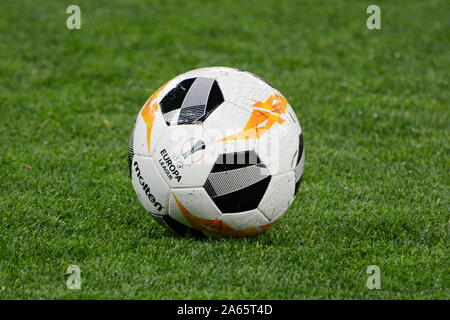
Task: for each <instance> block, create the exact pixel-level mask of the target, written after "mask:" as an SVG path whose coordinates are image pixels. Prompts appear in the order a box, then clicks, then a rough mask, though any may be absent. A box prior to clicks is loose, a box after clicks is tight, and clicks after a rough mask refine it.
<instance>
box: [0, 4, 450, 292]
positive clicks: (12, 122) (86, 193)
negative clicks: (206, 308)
mask: <svg viewBox="0 0 450 320" xmlns="http://www.w3.org/2000/svg"><path fill="white" fill-rule="evenodd" d="M70 4H77V5H79V6H80V8H81V19H82V27H81V30H68V29H67V28H66V19H67V17H68V15H67V14H66V8H67V7H68V6H69V5H70ZM371 4H374V3H372V2H367V1H326V2H323V3H320V4H319V3H318V2H317V1H296V0H285V1H273V0H266V1H236V0H229V1H171V0H170V1H146V2H144V1H135V0H132V1H95V2H93V1H77V2H76V3H73V2H72V1H42V2H38V1H24V0H21V1H13V0H3V1H1V3H0V37H1V38H0V40H1V41H0V141H1V142H0V143H1V144H0V145H1V153H0V299H17V298H19V299H20V298H27V299H30V298H32V299H54V298H58V299H78V298H82V299H90V298H91V299H98V298H103V299H109V298H114V299H121V298H124V299H133V298H137V299H142V298H146V299H172V298H176V299H199V298H205V299H209V298H224V299H228V298H232V299H266V298H272V299H305V298H306V299H335V298H343V299H351V298H364V299H410V298H413V299H419V298H424V299H449V298H450V278H449V271H450V270H449V255H448V244H449V242H448V240H449V238H448V228H449V145H448V143H449V135H448V129H449V90H448V88H449V71H450V70H449V69H450V68H449V65H450V64H449V60H450V45H449V39H450V37H449V36H450V33H449V27H450V25H449V19H448V17H449V13H450V10H449V9H450V6H449V3H448V1H444V0H442V1H439V0H431V1H377V2H376V3H375V4H377V5H379V6H380V7H381V19H382V22H381V26H382V29H381V30H368V29H367V28H366V19H367V17H368V16H369V15H368V14H367V13H366V8H367V6H369V5H371ZM215 65H220V66H229V67H236V68H240V69H244V70H249V71H251V72H253V73H255V74H258V75H259V76H261V77H263V78H264V79H266V80H268V81H269V82H270V83H272V84H273V85H274V86H275V87H276V88H278V89H279V90H280V91H281V92H282V93H283V94H284V95H285V96H286V97H287V99H288V100H289V102H290V103H291V105H292V106H293V107H294V108H295V110H296V112H297V115H298V118H299V120H300V123H301V125H302V128H303V131H304V139H305V145H306V152H307V153H306V167H305V177H304V180H303V185H302V187H301V189H300V193H299V194H298V196H297V199H296V201H295V203H294V204H293V206H292V207H291V208H290V210H289V211H288V212H287V213H286V216H285V217H284V218H283V219H282V220H281V221H280V222H278V223H277V224H276V225H275V226H274V227H273V228H271V229H270V230H269V231H268V232H267V233H265V234H263V235H262V236H260V237H258V238H255V239H250V240H239V241H215V240H213V241H200V242H199V241H195V240H192V239H183V238H178V237H174V236H172V235H171V234H170V233H168V232H166V231H164V230H163V229H162V228H160V227H159V226H158V225H157V224H156V223H155V222H154V221H153V220H152V218H151V217H150V216H149V215H148V214H146V212H145V210H144V209H143V208H142V207H141V205H140V204H139V202H138V200H137V197H136V196H135V194H134V191H133V190H132V187H131V183H130V181H129V176H128V171H127V162H126V153H127V142H128V135H129V132H130V130H131V127H132V124H133V122H134V118H135V116H136V114H137V112H138V110H139V108H140V107H141V106H142V105H143V103H144V102H145V100H146V99H147V97H148V96H149V95H150V94H151V92H152V91H153V90H155V89H157V88H158V87H159V86H160V85H161V84H162V83H164V82H165V81H167V80H168V79H170V78H172V77H174V76H176V75H177V74H179V73H182V72H185V71H187V70H190V69H194V68H198V67H204V66H215ZM69 264H77V265H79V266H80V268H81V272H82V274H81V276H82V279H83V282H82V289H81V290H79V291H71V290H68V289H67V287H66V277H65V275H64V274H65V272H66V269H67V266H68V265H69ZM369 265H378V266H379V267H380V268H381V272H382V278H381V281H382V288H381V290H368V289H367V288H366V285H365V284H366V279H367V277H368V276H369V275H368V274H366V268H367V266H369Z"/></svg>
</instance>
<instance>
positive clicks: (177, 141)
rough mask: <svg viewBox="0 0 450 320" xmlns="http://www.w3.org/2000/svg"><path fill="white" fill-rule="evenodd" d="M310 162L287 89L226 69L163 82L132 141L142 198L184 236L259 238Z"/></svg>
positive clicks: (281, 210) (135, 176) (133, 165)
mask: <svg viewBox="0 0 450 320" xmlns="http://www.w3.org/2000/svg"><path fill="white" fill-rule="evenodd" d="M304 159H305V156H304V149H303V138H302V131H301V128H300V125H299V122H298V120H297V117H296V115H295V113H294V111H293V109H292V107H291V106H290V105H289V103H288V102H287V100H286V99H285V98H284V97H283V96H282V95H281V93H280V92H279V91H277V90H276V89H275V88H273V87H272V86H271V85H270V84H268V83H267V82H265V81H264V80H262V79H261V78H259V77H257V76H255V75H253V74H251V73H249V72H245V71H241V70H237V69H232V68H225V67H212V68H202V69H197V70H192V71H189V72H186V73H183V74H181V75H179V76H177V77H175V78H174V79H172V80H170V81H168V82H167V83H165V84H164V85H163V86H161V87H160V88H159V89H158V90H156V91H155V92H154V93H153V94H152V95H151V96H150V98H149V99H148V100H147V102H146V103H145V104H144V106H143V107H142V109H141V110H140V112H139V114H138V116H137V119H136V122H135V125H134V127H133V130H132V133H131V137H130V142H129V164H130V174H131V180H132V184H133V187H134V190H135V191H136V193H137V195H138V197H139V200H140V202H141V203H142V205H143V206H144V207H145V209H146V210H147V211H148V212H150V214H151V215H152V216H153V217H154V218H155V219H156V221H157V222H158V223H160V224H161V225H163V226H164V227H166V228H168V229H170V230H172V231H174V232H175V233H177V234H180V235H186V234H192V235H196V236H205V235H206V236H213V237H231V238H239V237H246V236H255V235H257V234H260V233H261V232H263V231H264V230H266V229H267V228H269V227H270V226H271V225H273V224H274V222H275V221H277V220H278V219H280V217H281V216H283V214H284V213H285V212H286V210H287V209H288V207H289V205H290V204H291V203H292V201H293V200H294V197H295V195H296V193H297V191H298V188H299V186H300V183H301V180H302V176H303V164H304Z"/></svg>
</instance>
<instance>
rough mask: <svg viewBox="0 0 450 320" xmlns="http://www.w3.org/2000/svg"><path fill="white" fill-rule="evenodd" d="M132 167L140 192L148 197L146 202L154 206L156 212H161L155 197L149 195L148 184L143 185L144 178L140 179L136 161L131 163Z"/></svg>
mask: <svg viewBox="0 0 450 320" xmlns="http://www.w3.org/2000/svg"><path fill="white" fill-rule="evenodd" d="M133 165H134V171H135V172H136V176H137V178H138V180H139V183H140V185H141V186H142V190H144V192H145V195H146V196H147V197H148V200H150V202H151V203H153V204H154V205H155V208H157V209H158V211H161V210H162V205H161V204H160V203H159V202H157V201H156V198H155V196H154V195H153V194H151V193H150V187H149V186H148V184H146V183H145V181H144V177H142V175H141V170H140V169H139V165H138V163H137V161H135V162H134V163H133Z"/></svg>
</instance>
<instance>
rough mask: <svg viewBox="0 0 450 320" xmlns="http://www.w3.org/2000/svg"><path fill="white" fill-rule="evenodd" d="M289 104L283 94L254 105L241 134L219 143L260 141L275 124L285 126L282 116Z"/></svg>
mask: <svg viewBox="0 0 450 320" xmlns="http://www.w3.org/2000/svg"><path fill="white" fill-rule="evenodd" d="M287 105H288V102H287V100H286V99H285V98H284V97H283V96H282V95H281V94H277V93H276V94H273V95H271V96H270V97H269V98H268V99H267V100H266V101H258V102H256V103H255V104H253V106H252V107H253V110H252V114H251V115H250V119H249V120H248V121H247V124H246V125H245V127H244V130H242V131H241V132H239V133H236V134H234V135H231V136H228V137H225V138H223V139H220V140H219V142H222V141H228V140H241V139H259V138H260V137H261V136H262V135H263V134H264V133H266V131H267V130H269V129H270V128H271V127H272V126H273V125H274V124H275V123H278V124H283V122H284V121H285V120H284V119H283V118H281V117H280V116H281V115H282V114H284V113H285V112H286V108H287Z"/></svg>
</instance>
